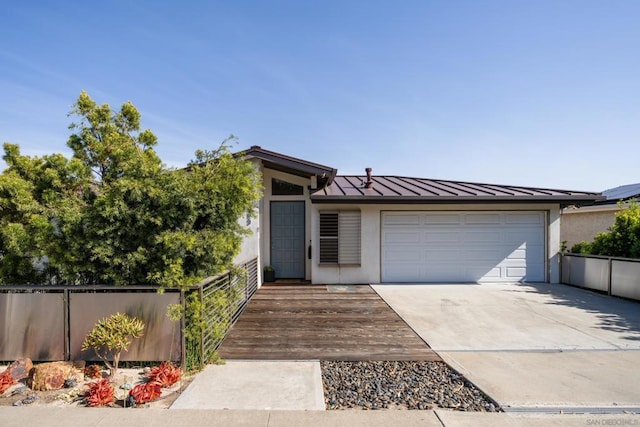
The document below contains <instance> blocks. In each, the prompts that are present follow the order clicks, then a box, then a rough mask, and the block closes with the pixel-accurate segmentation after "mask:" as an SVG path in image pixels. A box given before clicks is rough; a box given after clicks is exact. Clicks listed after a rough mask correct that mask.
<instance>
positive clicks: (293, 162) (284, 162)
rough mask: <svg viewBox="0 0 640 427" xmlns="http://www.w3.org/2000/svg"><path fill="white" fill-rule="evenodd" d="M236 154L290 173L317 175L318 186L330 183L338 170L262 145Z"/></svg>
mask: <svg viewBox="0 0 640 427" xmlns="http://www.w3.org/2000/svg"><path fill="white" fill-rule="evenodd" d="M236 155H240V156H244V157H245V158H247V159H251V158H256V159H260V160H262V163H263V165H264V167H266V168H268V169H273V170H277V171H280V172H285V173H289V174H292V175H297V176H302V177H305V178H309V177H311V176H314V175H315V176H317V177H318V186H324V185H326V184H331V182H332V181H333V178H334V177H335V176H336V173H337V172H338V171H337V170H336V169H334V168H332V167H330V166H325V165H321V164H318V163H313V162H308V161H306V160H302V159H297V158H295V157H291V156H285V155H284V154H280V153H276V152H275V151H269V150H265V149H264V148H262V147H259V146H257V145H254V146H253V147H251V148H249V149H248V150H245V151H242V152H240V153H237V154H236Z"/></svg>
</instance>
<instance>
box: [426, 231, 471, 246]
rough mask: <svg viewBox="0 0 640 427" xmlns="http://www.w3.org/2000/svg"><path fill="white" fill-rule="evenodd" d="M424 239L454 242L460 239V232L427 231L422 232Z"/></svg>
mask: <svg viewBox="0 0 640 427" xmlns="http://www.w3.org/2000/svg"><path fill="white" fill-rule="evenodd" d="M423 235H424V241H425V242H427V243H428V244H431V243H444V244H452V243H453V244H455V243H459V242H461V241H462V233H460V232H459V231H428V232H426V233H424V234H423Z"/></svg>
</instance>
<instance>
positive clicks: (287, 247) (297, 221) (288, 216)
mask: <svg viewBox="0 0 640 427" xmlns="http://www.w3.org/2000/svg"><path fill="white" fill-rule="evenodd" d="M304 254H305V250H304V202H271V265H272V266H273V268H274V269H275V270H276V278H278V279H304V269H305V258H304Z"/></svg>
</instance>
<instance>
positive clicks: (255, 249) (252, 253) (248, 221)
mask: <svg viewBox="0 0 640 427" xmlns="http://www.w3.org/2000/svg"><path fill="white" fill-rule="evenodd" d="M253 163H254V166H255V167H256V168H257V169H258V170H260V169H261V165H260V164H259V162H257V161H254V162H253ZM260 221H261V215H260V205H259V204H256V206H255V208H254V215H253V216H243V217H241V218H238V223H239V224H240V225H241V226H242V227H247V228H248V229H249V231H250V232H251V234H249V235H248V236H245V238H244V239H243V240H242V246H241V247H240V252H239V253H238V255H237V256H236V257H235V258H234V259H233V263H234V264H236V265H241V264H244V263H246V262H247V261H250V260H252V259H255V258H258V264H259V263H260ZM258 283H259V284H261V283H262V268H259V269H258Z"/></svg>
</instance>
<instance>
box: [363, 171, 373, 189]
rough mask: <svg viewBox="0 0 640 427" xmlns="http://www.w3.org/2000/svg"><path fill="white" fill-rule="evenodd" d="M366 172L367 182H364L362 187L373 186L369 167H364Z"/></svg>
mask: <svg viewBox="0 0 640 427" xmlns="http://www.w3.org/2000/svg"><path fill="white" fill-rule="evenodd" d="M365 171H366V172H367V182H365V183H364V188H373V180H372V179H371V171H372V169H371V168H366V169H365Z"/></svg>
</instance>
